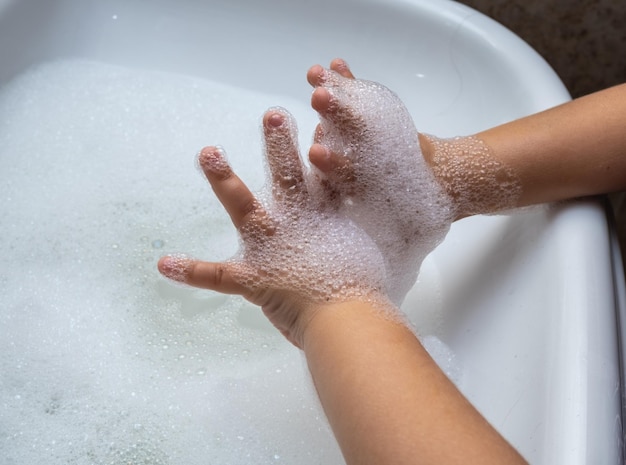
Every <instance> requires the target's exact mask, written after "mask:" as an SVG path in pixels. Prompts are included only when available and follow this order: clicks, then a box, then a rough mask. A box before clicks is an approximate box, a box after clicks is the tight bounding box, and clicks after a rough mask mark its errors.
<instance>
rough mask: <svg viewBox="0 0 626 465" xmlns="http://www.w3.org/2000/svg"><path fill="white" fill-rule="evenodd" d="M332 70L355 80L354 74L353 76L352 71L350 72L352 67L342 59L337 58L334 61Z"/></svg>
mask: <svg viewBox="0 0 626 465" xmlns="http://www.w3.org/2000/svg"><path fill="white" fill-rule="evenodd" d="M330 69H332V70H333V71H335V72H336V73H338V74H340V75H341V76H343V77H345V78H348V79H354V74H352V71H350V67H349V66H348V63H346V61H345V60H343V59H342V58H335V59H334V60H333V61H331V62H330Z"/></svg>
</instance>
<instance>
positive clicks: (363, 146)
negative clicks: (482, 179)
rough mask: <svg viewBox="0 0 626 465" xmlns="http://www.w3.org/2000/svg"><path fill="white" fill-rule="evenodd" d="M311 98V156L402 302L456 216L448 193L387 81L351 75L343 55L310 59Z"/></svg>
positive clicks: (389, 290) (391, 293)
mask: <svg viewBox="0 0 626 465" xmlns="http://www.w3.org/2000/svg"><path fill="white" fill-rule="evenodd" d="M307 79H308V80H309V83H310V84H311V85H312V86H314V87H315V90H314V92H313V96H312V98H311V104H312V106H313V108H314V109H315V110H317V112H318V113H319V114H320V120H321V124H320V125H319V127H318V129H317V131H316V136H315V142H316V143H315V144H314V145H313V146H312V147H311V149H310V151H309V159H310V160H311V163H312V164H313V165H314V166H316V167H317V168H318V169H319V171H320V172H321V173H320V174H319V176H320V179H321V180H322V182H321V184H322V185H323V186H325V187H326V189H327V190H328V191H329V192H333V193H335V195H336V197H338V198H340V199H341V200H342V203H341V207H340V208H341V211H344V212H345V214H346V215H347V216H349V217H350V218H352V219H353V220H354V221H355V222H356V223H357V224H358V225H359V226H361V227H362V228H363V229H364V230H365V231H366V232H367V233H368V234H369V235H370V237H372V239H373V240H374V241H375V242H376V245H377V246H378V247H379V249H380V250H381V253H382V254H383V256H384V258H385V265H386V269H387V282H386V284H387V288H386V290H387V293H388V295H389V296H390V297H391V299H392V300H393V301H394V302H395V303H396V304H400V302H402V300H403V299H404V296H405V294H406V293H407V292H408V290H409V289H410V287H411V286H412V285H413V284H414V282H415V279H416V277H417V272H418V270H419V267H420V264H421V262H422V260H423V259H424V257H425V256H426V255H427V254H428V253H430V252H431V251H432V250H433V249H434V248H435V246H437V244H438V243H439V242H441V240H442V239H443V237H444V236H445V234H446V233H447V231H448V229H449V227H450V224H451V223H452V220H453V218H454V209H453V205H452V200H451V199H450V198H449V197H448V195H447V194H446V192H445V191H444V189H443V188H442V186H441V185H440V183H439V182H438V181H437V180H436V179H435V177H434V175H433V173H432V172H431V169H430V168H429V166H428V165H427V163H426V161H425V160H424V158H423V156H422V153H421V150H420V144H419V141H418V133H417V130H416V129H415V126H414V125H413V121H412V119H411V116H410V115H409V113H408V111H407V109H406V108H405V107H404V105H403V104H402V102H401V101H400V99H399V98H398V97H397V96H396V95H395V94H394V93H393V92H391V91H390V90H389V89H387V88H386V87H384V86H382V85H380V84H378V83H375V82H370V81H364V80H358V79H355V78H354V76H353V75H352V73H351V71H350V69H349V68H348V67H347V65H346V64H345V62H343V61H342V60H335V61H334V62H333V63H332V64H331V69H330V70H328V69H324V68H322V67H321V66H314V67H312V68H311V69H310V70H309V72H308V74H307Z"/></svg>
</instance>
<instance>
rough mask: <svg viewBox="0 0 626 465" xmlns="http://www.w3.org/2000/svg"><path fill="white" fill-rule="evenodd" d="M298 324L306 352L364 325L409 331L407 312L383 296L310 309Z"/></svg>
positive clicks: (301, 345)
mask: <svg viewBox="0 0 626 465" xmlns="http://www.w3.org/2000/svg"><path fill="white" fill-rule="evenodd" d="M311 310H312V311H310V312H309V313H308V314H306V318H305V319H304V320H302V321H301V322H300V326H299V332H298V334H299V337H300V339H299V342H300V345H299V347H300V348H301V349H303V350H304V351H305V353H306V352H308V350H310V349H312V348H313V347H315V346H317V345H319V344H324V343H325V342H323V341H330V340H334V339H335V338H337V339H341V340H345V339H347V338H349V337H351V335H354V332H355V331H358V332H360V331H362V330H363V329H365V328H374V327H382V326H387V325H389V326H390V327H395V328H403V330H404V331H410V330H409V329H408V326H409V325H408V324H407V321H406V318H405V317H404V314H402V313H401V311H400V310H399V309H398V308H397V307H395V306H394V305H393V304H392V303H391V302H390V301H389V300H387V299H386V298H385V297H384V296H375V297H374V298H371V299H367V300H348V301H340V302H332V303H326V304H322V305H318V306H315V307H314V308H313V309H311Z"/></svg>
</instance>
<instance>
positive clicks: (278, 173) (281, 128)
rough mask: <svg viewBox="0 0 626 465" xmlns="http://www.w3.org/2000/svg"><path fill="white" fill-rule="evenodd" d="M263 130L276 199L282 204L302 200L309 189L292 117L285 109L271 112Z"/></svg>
mask: <svg viewBox="0 0 626 465" xmlns="http://www.w3.org/2000/svg"><path fill="white" fill-rule="evenodd" d="M263 130H264V136H265V151H266V157H267V162H268V165H269V169H270V174H271V177H272V192H273V194H274V198H275V199H276V200H279V201H281V202H290V203H293V202H299V201H301V200H302V199H303V196H304V195H306V187H305V182H304V168H303V165H302V159H301V158H300V151H299V149H298V140H297V129H296V127H295V122H294V120H293V118H292V117H291V115H290V114H289V113H288V112H287V111H286V110H283V109H272V110H268V111H267V112H266V113H265V115H264V117H263Z"/></svg>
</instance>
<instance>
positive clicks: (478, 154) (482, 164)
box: [424, 134, 522, 216]
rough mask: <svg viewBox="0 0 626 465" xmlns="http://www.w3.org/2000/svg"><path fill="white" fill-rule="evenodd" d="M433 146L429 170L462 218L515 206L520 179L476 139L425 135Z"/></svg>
mask: <svg viewBox="0 0 626 465" xmlns="http://www.w3.org/2000/svg"><path fill="white" fill-rule="evenodd" d="M424 137H425V138H426V139H427V140H428V142H429V143H430V144H431V147H432V154H431V156H432V167H433V171H434V173H435V175H436V176H437V179H438V180H439V182H440V183H441V184H442V186H444V188H445V189H446V192H448V194H449V195H450V196H451V197H452V198H453V199H454V203H455V206H456V210H457V212H459V213H460V214H462V215H464V216H470V215H476V214H485V213H495V212H498V211H503V210H509V209H512V208H515V207H517V202H518V200H519V198H520V195H521V192H522V184H521V182H520V179H519V176H518V175H517V174H516V173H515V172H514V171H513V170H512V169H511V168H509V167H508V166H506V165H505V164H504V163H502V162H500V161H499V160H498V159H496V158H495V157H494V155H493V153H492V152H491V149H490V148H489V146H488V145H487V144H486V143H485V142H484V141H483V140H482V139H480V138H478V137H476V136H467V137H454V138H450V139H439V138H437V137H434V136H431V135H426V134H425V135H424Z"/></svg>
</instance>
